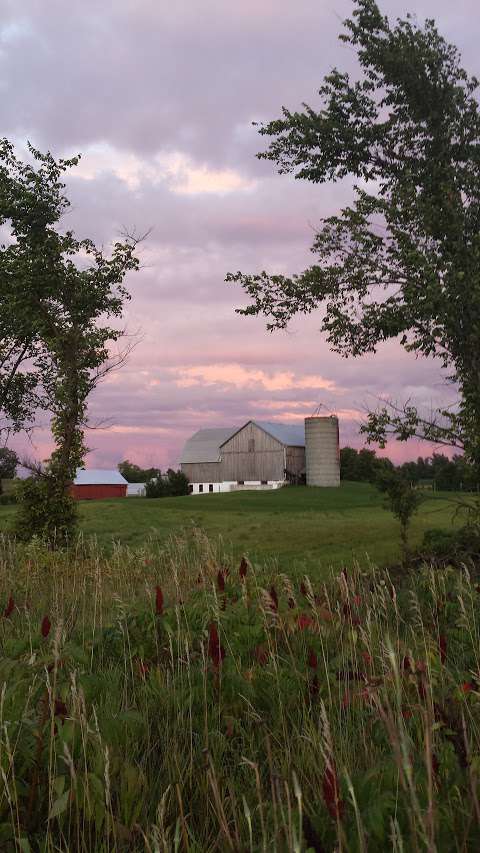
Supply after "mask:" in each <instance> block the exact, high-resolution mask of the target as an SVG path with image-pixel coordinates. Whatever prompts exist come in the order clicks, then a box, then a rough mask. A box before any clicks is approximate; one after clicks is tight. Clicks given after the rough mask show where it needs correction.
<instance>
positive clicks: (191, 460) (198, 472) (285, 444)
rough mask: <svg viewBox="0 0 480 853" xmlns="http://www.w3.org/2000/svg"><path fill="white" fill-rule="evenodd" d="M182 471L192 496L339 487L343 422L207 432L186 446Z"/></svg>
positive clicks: (318, 420) (254, 424)
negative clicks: (298, 485)
mask: <svg viewBox="0 0 480 853" xmlns="http://www.w3.org/2000/svg"><path fill="white" fill-rule="evenodd" d="M180 465H181V469H182V471H183V473H184V474H185V475H186V476H187V477H188V479H189V481H190V491H191V493H192V494H204V493H205V492H228V491H232V490H236V489H275V488H278V487H279V486H282V485H284V484H285V483H288V482H290V483H300V482H305V481H306V483H307V485H320V486H338V485H339V481H340V473H339V472H340V466H339V449H338V420H337V418H335V417H328V418H326V417H312V418H306V419H305V422H304V423H302V424H298V423H296V424H288V423H270V422H266V421H248V422H247V423H246V424H244V425H243V426H241V427H225V428H218V429H201V430H199V431H198V432H196V433H195V434H194V435H193V436H192V437H191V438H189V439H188V441H187V442H186V444H185V447H184V449H183V452H182V455H181V458H180Z"/></svg>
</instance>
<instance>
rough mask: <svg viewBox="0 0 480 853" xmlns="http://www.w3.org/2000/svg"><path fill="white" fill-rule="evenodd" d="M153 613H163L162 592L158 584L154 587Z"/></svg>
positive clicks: (158, 614)
mask: <svg viewBox="0 0 480 853" xmlns="http://www.w3.org/2000/svg"><path fill="white" fill-rule="evenodd" d="M155 613H156V614H157V616H162V615H163V592H162V588H161V587H160V586H156V587H155Z"/></svg>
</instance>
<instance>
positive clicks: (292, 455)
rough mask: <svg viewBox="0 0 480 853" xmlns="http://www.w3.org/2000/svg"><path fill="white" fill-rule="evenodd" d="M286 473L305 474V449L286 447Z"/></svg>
mask: <svg viewBox="0 0 480 853" xmlns="http://www.w3.org/2000/svg"><path fill="white" fill-rule="evenodd" d="M286 467H287V471H288V472H289V473H290V474H296V475H298V474H302V473H305V448H304V447H287V465H286Z"/></svg>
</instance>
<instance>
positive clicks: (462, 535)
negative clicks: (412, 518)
mask: <svg viewBox="0 0 480 853" xmlns="http://www.w3.org/2000/svg"><path fill="white" fill-rule="evenodd" d="M420 550H421V553H422V554H423V555H426V556H428V557H429V558H434V559H436V560H441V561H442V562H456V561H465V560H466V559H472V560H477V559H478V558H479V557H480V528H479V527H478V526H476V525H472V524H466V525H464V526H463V527H461V528H460V529H459V530H451V531H446V530H441V529H438V528H433V529H432V530H427V531H426V533H425V535H424V537H423V541H422V546H421V549H420Z"/></svg>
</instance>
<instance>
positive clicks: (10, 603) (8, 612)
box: [3, 596, 15, 619]
mask: <svg viewBox="0 0 480 853" xmlns="http://www.w3.org/2000/svg"><path fill="white" fill-rule="evenodd" d="M14 607H15V603H14V601H13V597H12V596H10V598H9V599H8V601H7V606H6V608H5V610H4V613H3V615H4V616H6V617H7V619H8V617H9V616H11V615H12V613H13V608H14Z"/></svg>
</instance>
